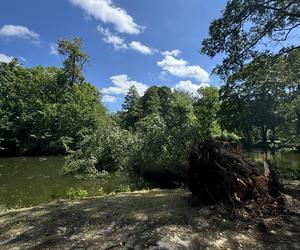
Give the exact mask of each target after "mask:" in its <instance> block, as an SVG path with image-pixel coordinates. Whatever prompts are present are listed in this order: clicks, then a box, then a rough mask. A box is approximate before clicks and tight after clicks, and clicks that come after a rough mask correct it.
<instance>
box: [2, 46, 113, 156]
mask: <svg viewBox="0 0 300 250" xmlns="http://www.w3.org/2000/svg"><path fill="white" fill-rule="evenodd" d="M68 43H69V42H68V41H67V40H64V43H63V44H64V46H65V45H66V44H68ZM70 44H71V43H70ZM76 44H77V45H76V46H77V47H76V46H75V45H74V44H73V47H74V50H75V51H76V53H78V54H83V52H81V50H80V44H79V43H76ZM64 46H62V47H64ZM59 47H61V45H60V46H59ZM75 47H76V48H75ZM71 53H73V52H68V51H65V52H64V53H63V54H64V55H67V56H68V58H69V56H71V55H70V54H71ZM76 53H75V54H76ZM71 57H72V56H71ZM75 57H77V56H75ZM67 60H69V59H66V61H67ZM66 61H65V63H64V65H66ZM66 70H67V69H66V68H65V66H64V68H63V69H58V68H55V67H48V68H45V67H42V66H38V67H34V68H28V69H27V68H24V67H23V66H21V65H19V64H18V62H17V61H16V60H13V61H12V62H10V63H0V82H1V85H0V114H1V118H0V154H6V155H11V154H57V153H64V152H66V151H67V150H68V149H75V148H76V147H77V144H78V142H79V141H80V140H81V137H82V136H81V134H82V133H87V132H88V131H90V130H94V129H96V127H98V126H99V124H102V123H106V122H107V120H108V115H107V111H106V109H105V107H104V106H103V105H102V103H101V101H100V93H99V91H98V90H97V89H96V88H95V87H94V86H92V85H91V84H89V83H86V82H84V78H82V77H81V80H80V84H79V82H78V80H79V78H78V77H75V78H74V79H76V81H74V82H73V83H72V84H71V85H70V84H69V79H68V78H66V77H65V75H66ZM68 70H70V72H71V71H72V70H71V69H68ZM75 71H76V72H77V73H76V74H77V75H82V73H81V70H75ZM70 75H71V74H70Z"/></svg>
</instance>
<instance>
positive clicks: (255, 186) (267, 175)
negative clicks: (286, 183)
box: [188, 141, 282, 214]
mask: <svg viewBox="0 0 300 250" xmlns="http://www.w3.org/2000/svg"><path fill="white" fill-rule="evenodd" d="M262 157H263V160H264V175H262V174H260V171H259V168H258V166H257V165H256V164H255V163H254V162H252V161H251V160H250V159H249V158H248V156H247V155H246V154H243V153H241V152H239V151H236V152H235V151H233V150H230V149H229V148H225V147H223V146H222V145H221V144H220V143H217V142H213V141H205V142H201V143H199V144H198V145H196V146H194V147H193V148H192V150H191V152H190V155H189V178H188V187H189V189H190V191H191V192H192V194H193V196H194V197H196V198H197V200H198V201H199V202H202V203H207V202H225V203H228V204H231V205H233V206H235V205H236V204H241V203H244V204H246V202H247V201H252V202H253V201H255V203H256V204H258V203H259V204H261V205H260V206H258V207H259V209H258V210H259V211H257V212H258V213H259V214H261V213H264V212H265V211H268V212H270V209H269V208H270V207H272V210H273V211H274V208H277V207H278V202H277V201H278V199H277V198H278V195H279V194H280V190H281V188H282V187H281V185H280V182H279V181H278V178H277V176H276V173H275V171H274V170H273V168H272V165H271V164H270V162H269V161H268V160H267V156H266V154H263V155H262ZM274 204H275V205H274ZM265 206H267V208H266V207H265ZM268 212H267V213H268Z"/></svg>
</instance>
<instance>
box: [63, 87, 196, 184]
mask: <svg viewBox="0 0 300 250" xmlns="http://www.w3.org/2000/svg"><path fill="white" fill-rule="evenodd" d="M133 117H134V119H132V118H133ZM114 120H115V121H116V122H117V123H118V124H121V125H123V127H124V129H121V128H119V127H116V126H110V127H107V128H100V129H99V130H98V131H97V132H95V133H93V135H91V136H88V137H86V138H85V140H84V141H83V142H82V143H81V144H80V149H79V150H78V151H77V152H76V153H74V154H72V156H71V157H70V159H69V163H68V164H67V167H66V171H68V172H70V173H73V174H74V173H75V174H94V175H97V174H98V173H102V171H107V172H115V171H122V170H124V169H126V170H129V171H133V172H136V173H139V174H141V175H142V176H144V177H145V176H150V175H151V176H165V177H166V180H167V181H170V179H183V178H184V176H185V173H186V167H187V165H186V160H187V156H188V152H189V149H190V147H191V145H192V143H193V142H194V141H195V140H197V138H198V137H197V135H199V133H198V121H197V118H196V116H195V115H194V108H193V105H192V100H191V98H190V96H188V95H187V94H185V93H182V92H178V91H172V90H171V89H170V88H168V87H156V86H154V87H151V88H149V89H148V90H147V91H146V92H145V95H144V96H142V97H139V96H138V95H137V92H136V90H135V88H133V87H132V88H131V89H130V90H129V93H128V95H127V96H126V98H125V103H124V105H123V111H122V112H119V113H118V114H116V115H115V117H114ZM124 124H125V126H124ZM129 124H130V125H129ZM128 128H130V131H129V130H128Z"/></svg>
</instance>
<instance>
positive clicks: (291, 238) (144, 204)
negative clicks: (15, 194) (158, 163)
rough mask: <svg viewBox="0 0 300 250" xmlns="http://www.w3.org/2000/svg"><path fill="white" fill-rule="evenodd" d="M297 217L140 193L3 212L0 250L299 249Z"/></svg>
mask: <svg viewBox="0 0 300 250" xmlns="http://www.w3.org/2000/svg"><path fill="white" fill-rule="evenodd" d="M288 191H289V192H290V194H291V195H292V196H294V198H296V199H298V201H299V197H300V196H299V194H300V186H299V183H296V184H294V185H289V186H288ZM298 204H299V203H297V206H298ZM297 209H299V207H298V208H297ZM299 218H300V216H299V213H298V214H297V213H294V214H289V215H287V214H282V215H280V216H277V217H270V218H267V219H262V218H261V219H260V220H259V222H258V221H257V220H255V221H254V220H247V219H236V220H230V216H229V212H228V211H226V210H225V209H224V208H222V207H220V206H200V207H192V206H191V202H190V193H189V192H187V191H185V190H182V189H178V190H150V191H139V192H131V193H121V194H117V195H111V196H105V197H95V198H88V199H83V200H79V201H56V202H53V203H50V204H46V205H42V206H38V207H33V208H28V209H17V210H11V211H3V212H0V249H3V250H4V249H10V250H11V249H78V250H79V249H107V250H108V249H113V250H117V249H172V250H173V249H300V220H299Z"/></svg>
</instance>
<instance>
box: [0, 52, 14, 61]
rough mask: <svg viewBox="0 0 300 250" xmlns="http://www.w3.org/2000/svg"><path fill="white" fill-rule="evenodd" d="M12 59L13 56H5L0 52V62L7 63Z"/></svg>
mask: <svg viewBox="0 0 300 250" xmlns="http://www.w3.org/2000/svg"><path fill="white" fill-rule="evenodd" d="M13 59H14V57H13V56H7V55H4V54H1V53H0V62H4V63H9V62H11V61H12V60H13Z"/></svg>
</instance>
